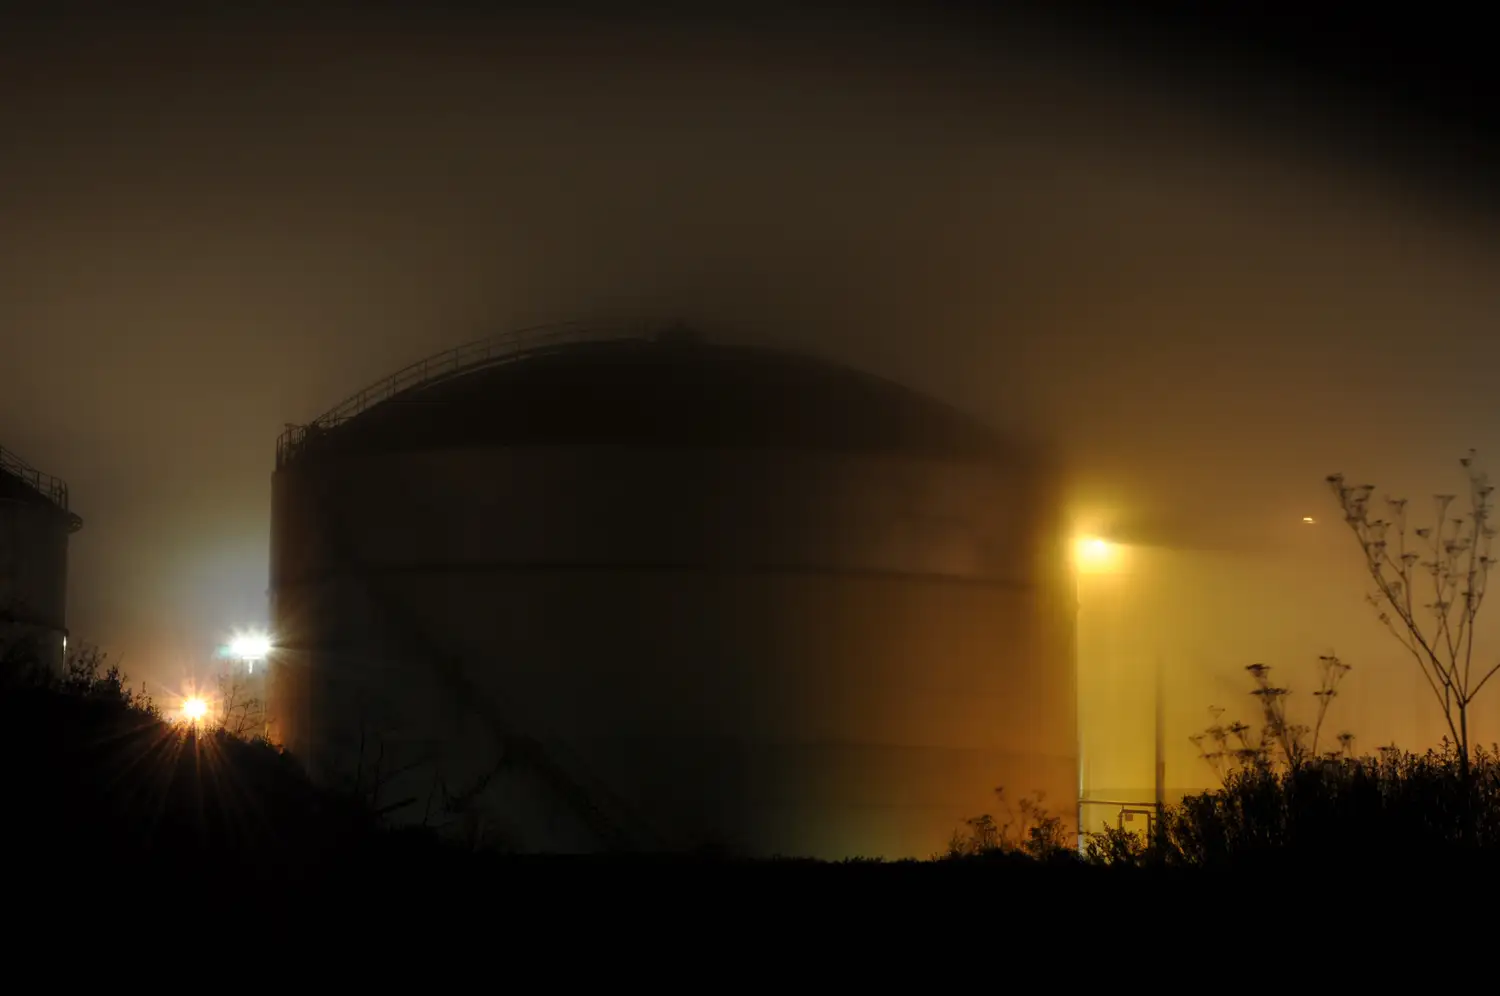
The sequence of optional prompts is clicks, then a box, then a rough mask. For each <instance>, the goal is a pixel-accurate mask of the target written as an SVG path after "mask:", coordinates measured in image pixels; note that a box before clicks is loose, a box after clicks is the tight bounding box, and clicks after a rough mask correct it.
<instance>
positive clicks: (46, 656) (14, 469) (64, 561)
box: [0, 448, 83, 672]
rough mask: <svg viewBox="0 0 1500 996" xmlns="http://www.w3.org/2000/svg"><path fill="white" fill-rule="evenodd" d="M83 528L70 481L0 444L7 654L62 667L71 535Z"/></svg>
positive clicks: (0, 620) (0, 610)
mask: <svg viewBox="0 0 1500 996" xmlns="http://www.w3.org/2000/svg"><path fill="white" fill-rule="evenodd" d="M82 526H83V520H82V519H80V518H79V517H78V516H77V515H74V514H73V512H72V511H71V510H70V509H69V508H68V486H67V484H65V483H64V482H63V481H61V480H59V479H58V478H56V477H52V476H51V475H49V474H43V473H41V472H40V471H38V470H37V469H36V468H34V467H32V466H31V465H30V464H28V463H27V462H26V461H24V460H22V459H21V458H20V457H18V456H16V455H15V454H14V453H11V452H10V451H9V450H6V449H3V448H0V658H3V659H5V660H7V662H15V661H25V660H27V659H30V660H34V661H35V662H36V663H38V664H42V665H44V666H45V667H47V668H49V669H52V670H53V671H55V672H61V670H62V667H63V659H64V656H65V654H66V653H67V640H68V624H67V603H68V537H69V536H71V535H72V534H73V533H75V532H77V531H78V530H79V529H80V528H82Z"/></svg>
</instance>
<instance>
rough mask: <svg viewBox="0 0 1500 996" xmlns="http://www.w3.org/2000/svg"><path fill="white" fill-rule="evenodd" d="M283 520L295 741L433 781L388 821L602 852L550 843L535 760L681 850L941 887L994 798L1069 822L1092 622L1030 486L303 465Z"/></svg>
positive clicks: (911, 473)
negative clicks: (929, 871) (420, 804)
mask: <svg viewBox="0 0 1500 996" xmlns="http://www.w3.org/2000/svg"><path fill="white" fill-rule="evenodd" d="M273 493H274V504H273V552H272V582H273V593H272V598H273V618H274V622H275V626H276V630H277V634H278V641H279V642H280V643H281V644H282V645H283V646H284V647H285V650H284V651H283V652H282V653H281V655H280V658H279V659H278V660H277V661H276V662H275V664H274V668H275V670H274V671H273V674H274V675H275V681H274V686H275V687H274V689H273V693H272V710H273V721H274V722H275V723H276V729H277V733H278V734H279V736H280V737H281V738H282V740H283V741H284V742H285V743H287V745H288V746H289V747H291V748H292V749H293V750H294V751H297V752H299V753H301V754H303V755H304V757H306V758H307V760H308V761H309V762H310V764H311V765H312V766H313V767H314V769H315V770H321V771H323V772H324V773H325V776H326V777H330V778H335V777H338V776H339V775H338V773H339V772H341V771H342V772H344V773H345V774H347V772H348V771H349V770H351V768H353V767H357V766H358V762H357V760H356V758H357V756H358V753H357V750H358V744H359V742H360V740H361V731H363V732H364V733H365V734H366V736H365V737H364V739H365V741H366V742H368V739H369V737H368V734H369V732H370V731H372V730H375V731H378V732H379V735H380V736H384V737H387V738H389V739H390V740H391V741H392V742H393V743H394V742H396V741H399V742H400V743H401V745H402V748H401V749H402V750H404V751H406V752H407V755H408V756H407V760H408V761H409V762H410V763H411V764H412V765H413V767H412V770H411V771H410V772H409V773H408V775H407V776H405V778H404V779H403V780H402V783H401V784H400V785H393V786H392V787H391V790H392V791H393V792H394V793H395V794H396V795H398V796H403V797H404V796H410V797H412V798H418V797H424V796H426V797H430V796H431V795H432V794H433V789H432V785H433V784H435V783H436V782H437V781H443V782H444V783H445V784H449V785H458V784H465V783H469V784H478V782H479V780H480V779H488V781H486V784H487V785H488V786H489V788H487V789H486V792H487V793H488V795H487V798H489V799H490V804H491V807H492V809H491V811H492V812H495V813H500V812H504V813H505V814H506V818H507V819H510V820H512V821H515V820H517V819H519V818H520V817H519V816H518V815H517V814H518V813H520V812H521V811H523V810H527V807H528V806H530V807H531V808H532V809H535V810H536V813H535V814H534V815H535V818H534V819H531V820H529V821H528V820H522V821H521V823H522V824H523V825H514V826H510V827H509V828H508V830H507V832H508V833H510V834H512V835H513V836H514V838H515V839H516V840H518V841H523V842H525V843H526V845H527V846H537V847H543V848H547V847H563V848H566V847H567V846H569V845H568V844H566V843H562V842H565V841H576V840H583V839H587V836H588V835H587V833H583V832H582V831H579V830H578V828H577V827H574V828H573V829H565V828H564V827H563V824H564V823H566V822H567V818H566V816H561V817H560V816H558V815H557V814H556V813H552V814H551V815H546V816H543V815H542V811H543V810H544V809H546V808H547V806H546V800H547V799H548V797H549V791H550V790H549V789H548V787H547V786H541V787H538V785H537V784H532V783H530V782H528V781H527V776H526V775H525V774H524V769H525V767H526V765H525V764H507V762H506V759H507V758H509V759H510V760H512V761H514V760H516V758H517V757H518V751H520V750H521V748H520V747H517V745H516V744H515V743H514V742H512V741H513V740H514V738H515V737H516V736H517V735H525V736H526V737H528V738H531V739H532V740H535V741H537V742H540V743H542V744H544V745H546V749H547V750H548V751H549V752H550V753H549V756H551V757H555V758H556V759H557V760H558V763H559V764H560V765H561V767H562V768H564V769H566V770H567V771H568V772H569V773H570V774H569V777H576V780H577V781H578V783H579V784H580V785H585V786H587V787H588V791H589V792H593V793H595V794H596V795H598V796H599V797H600V798H606V797H607V798H608V799H609V800H610V802H609V807H612V808H611V812H613V813H615V814H616V815H617V816H618V815H619V814H621V813H625V814H629V815H628V818H627V817H624V816H622V817H621V819H620V822H622V823H629V822H631V821H632V820H634V819H636V817H637V816H640V814H646V815H645V816H644V817H642V819H644V820H645V822H647V823H649V824H650V825H651V826H652V828H653V829H661V828H663V827H666V828H667V830H666V832H665V835H666V836H667V837H669V838H670V839H671V842H672V844H673V845H674V846H675V845H680V844H683V843H691V842H702V841H704V840H710V839H713V840H723V841H728V842H732V843H734V844H736V845H737V846H742V847H744V848H746V849H749V850H752V851H759V852H783V853H819V854H822V855H823V856H828V857H839V856H844V855H847V854H849V853H864V854H872V855H873V854H881V855H886V856H903V855H917V856H926V855H927V854H930V853H931V852H932V851H935V850H938V849H940V848H941V847H942V846H943V845H944V844H945V843H946V842H947V840H948V837H949V835H950V834H951V833H952V832H953V830H954V829H956V828H958V827H959V826H960V825H961V823H962V821H963V820H964V819H965V818H967V817H969V816H973V815H977V814H978V813H981V812H990V811H993V810H994V807H995V803H994V799H993V795H992V791H993V789H994V788H995V786H997V785H1004V786H1006V788H1007V791H1008V792H1009V794H1010V795H1011V796H1012V797H1017V796H1021V795H1026V794H1030V793H1033V792H1043V793H1045V795H1046V797H1047V798H1048V799H1050V800H1053V801H1054V805H1055V806H1056V808H1057V809H1058V811H1059V815H1064V816H1065V817H1068V818H1071V816H1072V799H1073V796H1074V793H1075V792H1076V787H1077V762H1076V736H1075V718H1074V711H1075V706H1074V703H1075V686H1074V670H1073V628H1074V603H1073V599H1072V592H1071V589H1069V588H1068V587H1067V585H1066V583H1065V582H1066V576H1067V572H1066V566H1065V563H1064V562H1063V559H1062V558H1063V555H1064V551H1065V545H1064V544H1063V542H1062V540H1061V537H1060V536H1059V535H1058V529H1059V525H1060V523H1059V520H1058V517H1057V515H1056V510H1055V505H1054V504H1052V503H1051V501H1050V499H1051V498H1052V495H1051V494H1050V493H1048V491H1047V490H1046V489H1045V488H1042V487H1038V486H1037V485H1036V484H1035V482H1033V481H1030V480H1028V479H1026V478H1025V477H1021V476H1018V475H1013V474H1010V473H1009V472H1007V471H1005V470H1003V469H1000V470H997V469H995V468H993V467H985V466H976V465H959V464H944V463H938V462H933V463H924V462H918V461H912V460H909V459H900V460H898V459H890V458H877V457H870V456H848V455H836V454H826V453H789V452H784V451H768V450H703V451H651V450H644V451H643V450H631V449H626V448H607V447H565V448H556V449H540V448H537V449H496V450H475V449H465V450H446V451H442V452H435V453H421V454H390V455H385V456H366V457H361V458H358V459H349V460H343V461H339V462H331V463H318V462H310V463H307V464H298V465H294V466H293V468H292V469H291V470H288V471H283V472H280V473H278V474H277V476H276V479H275V482H274V487H273ZM508 738H509V739H508ZM497 772H498V774H497ZM492 776H493V777H492ZM549 785H551V786H552V789H555V788H556V785H555V783H549ZM556 796H557V792H556V791H551V797H552V802H553V803H554V804H555V803H556ZM520 798H527V799H530V800H532V802H531V803H527V804H526V805H521V804H519V803H517V801H516V800H517V799H520ZM536 800H542V802H540V803H536ZM1057 800H1067V801H1066V803H1062V804H1059V803H1057ZM533 803H535V805H533ZM538 807H539V808H538ZM560 821H561V822H560Z"/></svg>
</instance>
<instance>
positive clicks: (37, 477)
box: [0, 446, 68, 512]
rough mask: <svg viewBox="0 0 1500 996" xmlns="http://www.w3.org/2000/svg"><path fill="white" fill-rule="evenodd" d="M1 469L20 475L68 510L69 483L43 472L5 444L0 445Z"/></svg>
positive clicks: (25, 481)
mask: <svg viewBox="0 0 1500 996" xmlns="http://www.w3.org/2000/svg"><path fill="white" fill-rule="evenodd" d="M0 470H3V471H4V472H5V473H7V474H10V475H11V476H13V477H19V478H20V479H21V480H22V481H23V482H24V483H25V484H26V485H27V486H28V487H30V488H31V489H32V490H33V491H36V492H37V493H38V494H42V495H45V496H46V497H47V499H48V500H49V501H51V502H52V504H54V505H56V506H57V507H58V508H60V509H62V510H63V511H64V512H66V511H68V485H67V484H66V483H65V482H64V481H63V480H62V478H60V477H53V476H52V475H51V474H44V473H42V472H41V471H39V470H37V469H36V468H35V467H33V466H32V465H31V464H29V463H27V462H26V461H25V460H22V459H21V458H20V457H19V456H17V455H16V454H14V453H12V452H11V451H10V450H7V449H6V448H5V447H3V446H0Z"/></svg>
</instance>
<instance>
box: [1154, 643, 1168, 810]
mask: <svg viewBox="0 0 1500 996" xmlns="http://www.w3.org/2000/svg"><path fill="white" fill-rule="evenodd" d="M1162 671H1163V668H1162V664H1161V657H1160V656H1158V657H1157V658H1156V825H1157V827H1158V828H1160V827H1161V820H1162V816H1163V815H1164V814H1165V813H1166V807H1167V757H1166V709H1165V708H1164V705H1165V703H1166V680H1165V675H1164V674H1163V673H1162Z"/></svg>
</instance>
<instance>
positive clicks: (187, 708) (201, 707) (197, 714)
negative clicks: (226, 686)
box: [182, 695, 208, 723]
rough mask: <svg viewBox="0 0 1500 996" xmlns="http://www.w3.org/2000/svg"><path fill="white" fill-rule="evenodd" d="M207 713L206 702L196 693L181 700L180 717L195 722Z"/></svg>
mask: <svg viewBox="0 0 1500 996" xmlns="http://www.w3.org/2000/svg"><path fill="white" fill-rule="evenodd" d="M207 715H208V703H207V702H205V701H203V700H202V699H200V698H198V697H197V696H196V695H195V696H192V697H190V698H186V699H183V700H182V718H183V719H185V720H187V721H188V722H189V723H197V722H199V721H200V720H202V719H203V718H204V717H205V716H207Z"/></svg>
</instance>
